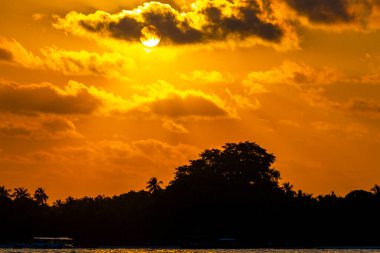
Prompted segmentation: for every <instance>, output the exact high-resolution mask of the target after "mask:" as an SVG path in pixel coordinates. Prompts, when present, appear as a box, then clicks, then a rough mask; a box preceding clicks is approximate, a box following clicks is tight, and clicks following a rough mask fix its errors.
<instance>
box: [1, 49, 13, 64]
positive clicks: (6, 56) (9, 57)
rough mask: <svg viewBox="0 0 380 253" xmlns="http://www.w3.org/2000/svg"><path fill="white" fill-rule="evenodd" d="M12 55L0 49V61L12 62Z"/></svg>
mask: <svg viewBox="0 0 380 253" xmlns="http://www.w3.org/2000/svg"><path fill="white" fill-rule="evenodd" d="M12 60H13V54H12V52H10V51H9V50H7V49H5V48H1V47H0V61H12Z"/></svg>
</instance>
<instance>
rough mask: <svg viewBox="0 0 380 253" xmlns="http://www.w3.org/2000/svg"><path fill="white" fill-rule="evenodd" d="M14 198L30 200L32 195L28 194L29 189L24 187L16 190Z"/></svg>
mask: <svg viewBox="0 0 380 253" xmlns="http://www.w3.org/2000/svg"><path fill="white" fill-rule="evenodd" d="M12 196H13V197H14V198H15V199H28V198H30V194H29V192H28V189H26V188H24V187H19V188H15V190H14V193H13V194H12Z"/></svg>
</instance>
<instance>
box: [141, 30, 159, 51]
mask: <svg viewBox="0 0 380 253" xmlns="http://www.w3.org/2000/svg"><path fill="white" fill-rule="evenodd" d="M140 41H141V43H142V44H143V45H144V46H146V47H155V46H157V45H158V43H160V41H161V35H160V32H159V31H158V29H157V28H156V27H154V26H152V25H150V26H145V27H144V28H143V29H141V36H140Z"/></svg>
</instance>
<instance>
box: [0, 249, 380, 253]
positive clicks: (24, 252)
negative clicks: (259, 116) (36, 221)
mask: <svg viewBox="0 0 380 253" xmlns="http://www.w3.org/2000/svg"><path fill="white" fill-rule="evenodd" d="M344 252H348V253H380V249H238V250H231V249H207V250H206V249H205V250H198V249H191V250H190V249H0V253H344Z"/></svg>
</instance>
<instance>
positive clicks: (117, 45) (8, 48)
mask: <svg viewBox="0 0 380 253" xmlns="http://www.w3.org/2000/svg"><path fill="white" fill-rule="evenodd" d="M90 2H91V3H90ZM0 18H1V22H0V178H1V181H0V184H4V185H5V186H6V187H8V188H14V187H20V186H23V187H27V188H29V189H30V190H34V189H35V188H37V187H40V186H42V187H44V188H45V189H46V191H47V193H48V194H49V195H50V197H51V198H52V199H57V198H64V197H66V196H68V195H72V196H74V197H81V196H84V195H88V196H95V195H98V194H105V195H114V194H120V193H124V192H127V191H129V190H140V189H142V188H144V187H145V184H146V182H147V181H148V180H149V178H150V177H152V176H156V177H158V178H159V179H160V180H163V181H164V183H168V182H169V181H170V180H171V179H172V178H173V173H174V168H175V167H177V166H179V165H181V164H184V163H186V162H187V161H188V160H189V159H195V158H197V154H199V153H200V152H201V151H202V150H204V149H206V148H218V147H221V145H223V144H224V143H226V142H238V141H253V142H256V143H258V144H259V145H261V146H262V147H264V148H266V149H267V150H268V151H269V152H272V153H274V154H275V155H276V157H277V161H276V163H275V167H276V168H277V169H278V170H280V172H281V174H282V178H283V181H289V182H291V183H292V184H294V186H295V188H297V189H302V190H304V191H306V192H310V193H314V194H320V193H329V192H331V191H335V192H336V193H339V194H346V193H347V192H348V191H350V190H353V189H367V190H368V189H369V188H370V187H372V186H373V185H374V184H380V166H379V164H380V132H379V129H380V1H379V0H361V1H356V0H193V1H191V0H165V1H162V2H144V0H96V1H85V0H65V1H52V0H1V3H0ZM142 31H143V32H142ZM142 35H143V36H142ZM142 37H143V38H142ZM149 39H151V40H149ZM155 39H156V40H155ZM141 40H143V42H146V41H148V43H144V44H145V45H144V44H143V43H141ZM158 40H160V42H159V44H158V45H157V46H154V45H155V44H157V43H158ZM150 46H152V47H150Z"/></svg>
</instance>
